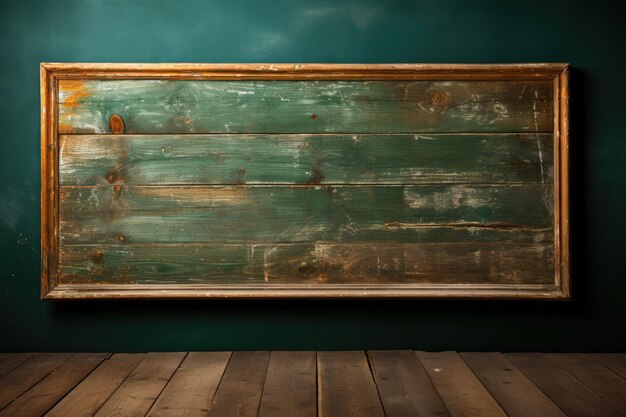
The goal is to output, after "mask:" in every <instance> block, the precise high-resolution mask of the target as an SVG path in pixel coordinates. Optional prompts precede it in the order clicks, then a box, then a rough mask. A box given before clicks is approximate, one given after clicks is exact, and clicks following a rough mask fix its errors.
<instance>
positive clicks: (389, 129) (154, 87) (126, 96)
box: [59, 80, 554, 134]
mask: <svg viewBox="0 0 626 417" xmlns="http://www.w3.org/2000/svg"><path fill="white" fill-rule="evenodd" d="M552 94H553V85H552V82H551V81H453V82H450V81H310V80H309V81H306V80H305V81H302V80H300V81H268V80H259V81H183V80H178V81H174V80H169V81H168V80H61V81H60V82H59V132H60V133H61V134H64V133H110V129H109V125H108V121H109V117H110V116H111V115H112V114H119V115H120V116H121V117H122V119H123V120H124V124H125V126H126V133H228V132H235V133H313V132H329V133H341V132H346V133H357V132H361V133H364V132H372V133H407V132H441V133H443V132H551V131H552V126H553V119H554V116H553V111H552Z"/></svg>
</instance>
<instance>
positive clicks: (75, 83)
mask: <svg viewBox="0 0 626 417" xmlns="http://www.w3.org/2000/svg"><path fill="white" fill-rule="evenodd" d="M59 90H60V91H61V92H63V93H64V94H65V98H64V99H63V101H61V104H63V107H64V110H65V111H67V110H68V109H70V110H73V109H74V108H75V107H76V106H77V105H78V104H79V103H80V102H82V101H83V100H84V99H85V98H87V97H90V96H91V95H92V94H91V92H89V91H87V88H86V83H85V81H83V80H62V81H60V83H59Z"/></svg>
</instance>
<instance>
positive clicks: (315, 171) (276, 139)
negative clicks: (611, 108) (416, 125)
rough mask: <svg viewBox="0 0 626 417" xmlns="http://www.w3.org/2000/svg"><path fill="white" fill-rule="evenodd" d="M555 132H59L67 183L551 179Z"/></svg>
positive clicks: (62, 175) (63, 181)
mask: <svg viewBox="0 0 626 417" xmlns="http://www.w3.org/2000/svg"><path fill="white" fill-rule="evenodd" d="M552 142H553V139H552V135H551V134H452V135H451V134H434V135H423V134H421V135H418V134H414V135H271V136H268V135H219V134H218V135H121V136H120V135H63V136H61V137H60V156H59V159H60V160H59V172H60V174H59V181H60V183H61V185H100V184H107V183H112V184H117V185H120V184H129V185H150V184H157V185H168V184H169V185H171V184H243V183H245V184H264V183H265V184H267V183H282V184H428V183H490V184H493V183H511V182H513V183H531V182H547V183H549V182H551V181H552V171H553V166H552V155H553V144H552Z"/></svg>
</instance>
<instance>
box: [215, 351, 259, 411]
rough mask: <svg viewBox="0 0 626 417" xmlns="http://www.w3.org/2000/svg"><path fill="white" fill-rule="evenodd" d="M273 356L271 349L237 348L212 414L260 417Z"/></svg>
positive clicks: (216, 397) (220, 386)
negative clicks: (259, 413) (256, 350)
mask: <svg viewBox="0 0 626 417" xmlns="http://www.w3.org/2000/svg"><path fill="white" fill-rule="evenodd" d="M269 357H270V354H269V352H233V354H232V356H231V358H230V362H229V363H228V366H227V367H226V371H225V372H224V376H223V377H222V381H221V383H220V385H219V387H218V388H217V392H216V393H215V397H214V398H213V403H212V404H211V408H210V409H209V413H208V415H209V416H212V417H256V415H257V413H258V410H259V402H260V400H261V395H262V393H263V384H264V383H265V375H266V373H267V364H268V361H269Z"/></svg>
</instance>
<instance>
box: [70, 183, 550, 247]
mask: <svg viewBox="0 0 626 417" xmlns="http://www.w3.org/2000/svg"><path fill="white" fill-rule="evenodd" d="M546 188H547V187H546V186H545V185H543V184H525V185H487V186H474V185H472V186H469V185H449V186H444V185H433V186H384V187H375V186H303V187H286V186H281V187H275V186H255V187H237V186H235V187H207V186H201V187H174V186H168V187H145V186H143V187H129V186H126V187H125V186H104V187H87V188H83V187H78V188H77V187H70V188H62V189H61V216H60V240H61V243H62V244H77V243H94V242H102V243H113V242H115V241H117V240H120V239H123V240H124V241H128V242H216V241H220V242H246V241H253V242H281V243H287V242H312V241H317V240H323V241H337V242H340V241H368V240H376V241H380V240H384V241H395V240H396V239H407V240H411V239H415V238H417V237H418V236H419V233H420V232H421V231H422V230H424V229H426V230H429V231H430V234H431V235H432V234H436V231H437V230H438V229H439V228H441V227H445V228H448V227H452V228H454V227H461V228H462V227H472V228H474V229H480V228H496V227H501V228H503V229H507V230H508V229H511V228H549V227H550V222H551V212H550V207H551V206H550V205H549V203H548V202H547V201H546V199H545V196H546Z"/></svg>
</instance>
